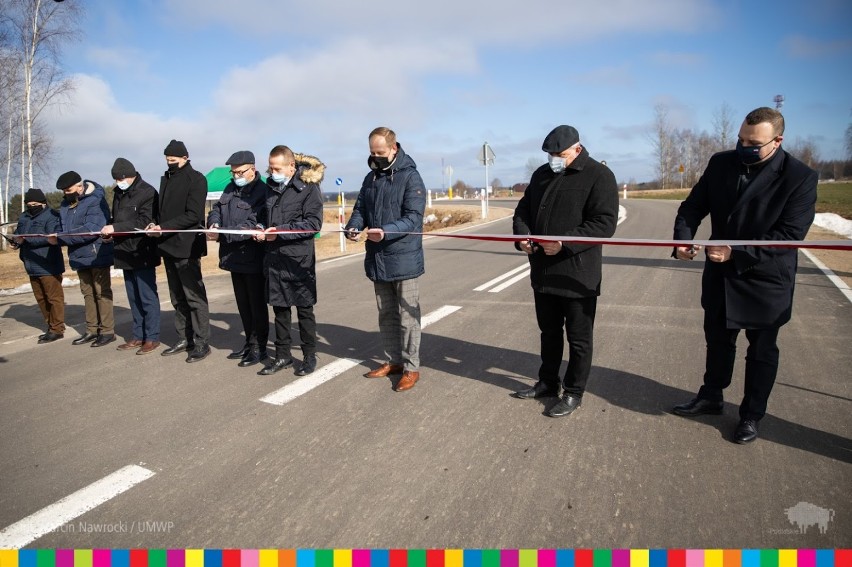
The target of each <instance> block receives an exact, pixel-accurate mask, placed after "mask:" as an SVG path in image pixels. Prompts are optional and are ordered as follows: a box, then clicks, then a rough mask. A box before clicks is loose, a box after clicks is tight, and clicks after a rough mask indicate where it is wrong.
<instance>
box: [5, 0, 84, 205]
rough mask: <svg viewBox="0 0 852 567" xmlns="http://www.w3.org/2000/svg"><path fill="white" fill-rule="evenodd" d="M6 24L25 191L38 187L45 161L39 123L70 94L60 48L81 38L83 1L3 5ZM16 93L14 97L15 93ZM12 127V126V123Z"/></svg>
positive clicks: (12, 0)
mask: <svg viewBox="0 0 852 567" xmlns="http://www.w3.org/2000/svg"><path fill="white" fill-rule="evenodd" d="M0 2H2V8H3V10H2V12H3V14H4V16H3V19H2V20H0V26H2V28H3V31H2V32H0V33H2V34H4V35H5V37H6V45H7V46H8V56H9V57H11V58H12V59H13V61H14V63H15V65H14V72H15V74H16V75H17V76H16V77H15V78H14V81H13V85H14V86H15V87H17V89H16V90H17V91H18V92H17V93H16V94H13V95H12V96H13V97H14V99H15V101H14V102H15V106H17V109H13V110H17V113H18V116H20V117H21V129H22V134H23V156H22V157H23V160H22V166H21V167H22V170H21V172H19V173H20V175H21V176H22V177H24V176H25V177H26V181H22V183H21V186H22V188H24V187H32V186H34V174H33V168H34V167H38V163H37V162H38V159H39V158H40V157H44V156H46V153H45V151H44V150H46V149H47V147H48V144H47V142H46V140H47V138H48V136H47V134H46V132H44V131H41V132H40V131H39V128H38V123H39V122H38V119H39V117H40V115H41V113H42V112H43V111H44V109H45V108H47V107H48V106H49V105H51V104H54V103H57V102H59V101H60V100H61V97H62V96H63V95H65V94H67V93H68V92H69V90H70V89H71V88H72V86H73V85H72V83H71V81H70V79H68V78H67V77H65V76H64V75H63V73H62V68H61V66H60V63H61V60H60V52H61V48H62V46H64V45H66V44H67V43H68V42H69V41H72V40H73V39H74V38H75V37H76V36H77V34H78V22H79V19H80V17H81V15H82V9H81V7H80V2H79V0H68V1H65V2H54V1H52V0H0ZM13 93H14V91H13ZM13 122H14V120H13Z"/></svg>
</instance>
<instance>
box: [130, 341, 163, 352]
mask: <svg viewBox="0 0 852 567" xmlns="http://www.w3.org/2000/svg"><path fill="white" fill-rule="evenodd" d="M159 346H160V341H145V342H144V343H142V348H140V349H139V350H137V351H136V354H148V353H149V352H154V351H155V350H157V348H158V347H159Z"/></svg>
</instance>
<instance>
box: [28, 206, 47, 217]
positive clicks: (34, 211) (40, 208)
mask: <svg viewBox="0 0 852 567" xmlns="http://www.w3.org/2000/svg"><path fill="white" fill-rule="evenodd" d="M43 210H44V205H35V206H27V212H28V213H29V214H30V216H31V217H34V216H36V215H37V214H39V213H40V212H42V211H43Z"/></svg>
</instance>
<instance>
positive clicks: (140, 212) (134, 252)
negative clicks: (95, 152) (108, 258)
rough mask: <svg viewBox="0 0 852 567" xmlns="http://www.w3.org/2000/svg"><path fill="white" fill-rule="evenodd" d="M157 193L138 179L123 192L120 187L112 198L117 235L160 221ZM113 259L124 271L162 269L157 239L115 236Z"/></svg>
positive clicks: (112, 221)
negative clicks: (158, 267)
mask: <svg viewBox="0 0 852 567" xmlns="http://www.w3.org/2000/svg"><path fill="white" fill-rule="evenodd" d="M159 210H160V205H159V199H158V197H157V190H156V189H154V188H153V187H152V186H151V184H150V183H148V182H147V181H145V180H143V179H142V177H141V176H138V175H137V176H136V180H135V181H134V182H133V185H131V186H130V187H128V188H127V190H125V191H122V190H121V189H119V188H118V187H116V188H115V190H114V191H113V196H112V219H111V221H110V222H111V224H112V225H113V228H114V229H115V231H116V232H133V231H134V230H135V229H137V228H145V227H146V226H148V225H149V224H151V223H155V224H156V223H157V220H158V219H159ZM113 240H114V242H115V247H114V249H113V255H114V258H115V267H116V268H119V269H122V270H135V269H138V268H153V267H155V266H159V265H160V253H159V252H158V251H157V239H156V238H153V237H150V236H145V235H144V234H140V235H139V236H116V237H114V238H113Z"/></svg>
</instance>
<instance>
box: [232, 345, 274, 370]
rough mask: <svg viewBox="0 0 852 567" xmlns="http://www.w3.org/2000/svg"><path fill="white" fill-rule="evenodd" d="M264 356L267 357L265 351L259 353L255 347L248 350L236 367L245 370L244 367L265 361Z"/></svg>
mask: <svg viewBox="0 0 852 567" xmlns="http://www.w3.org/2000/svg"><path fill="white" fill-rule="evenodd" d="M266 356H267V355H266V351H261V350H260V349H259V348H257V347H254V348H250V349H249V350H248V351H247V352H246V355H245V356H244V357H243V359H242V360H240V362H239V363H238V364H237V366H239V367H240V368H245V367H246V366H252V365H254V364H257V363H259V362H263V361H264V360H266Z"/></svg>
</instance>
